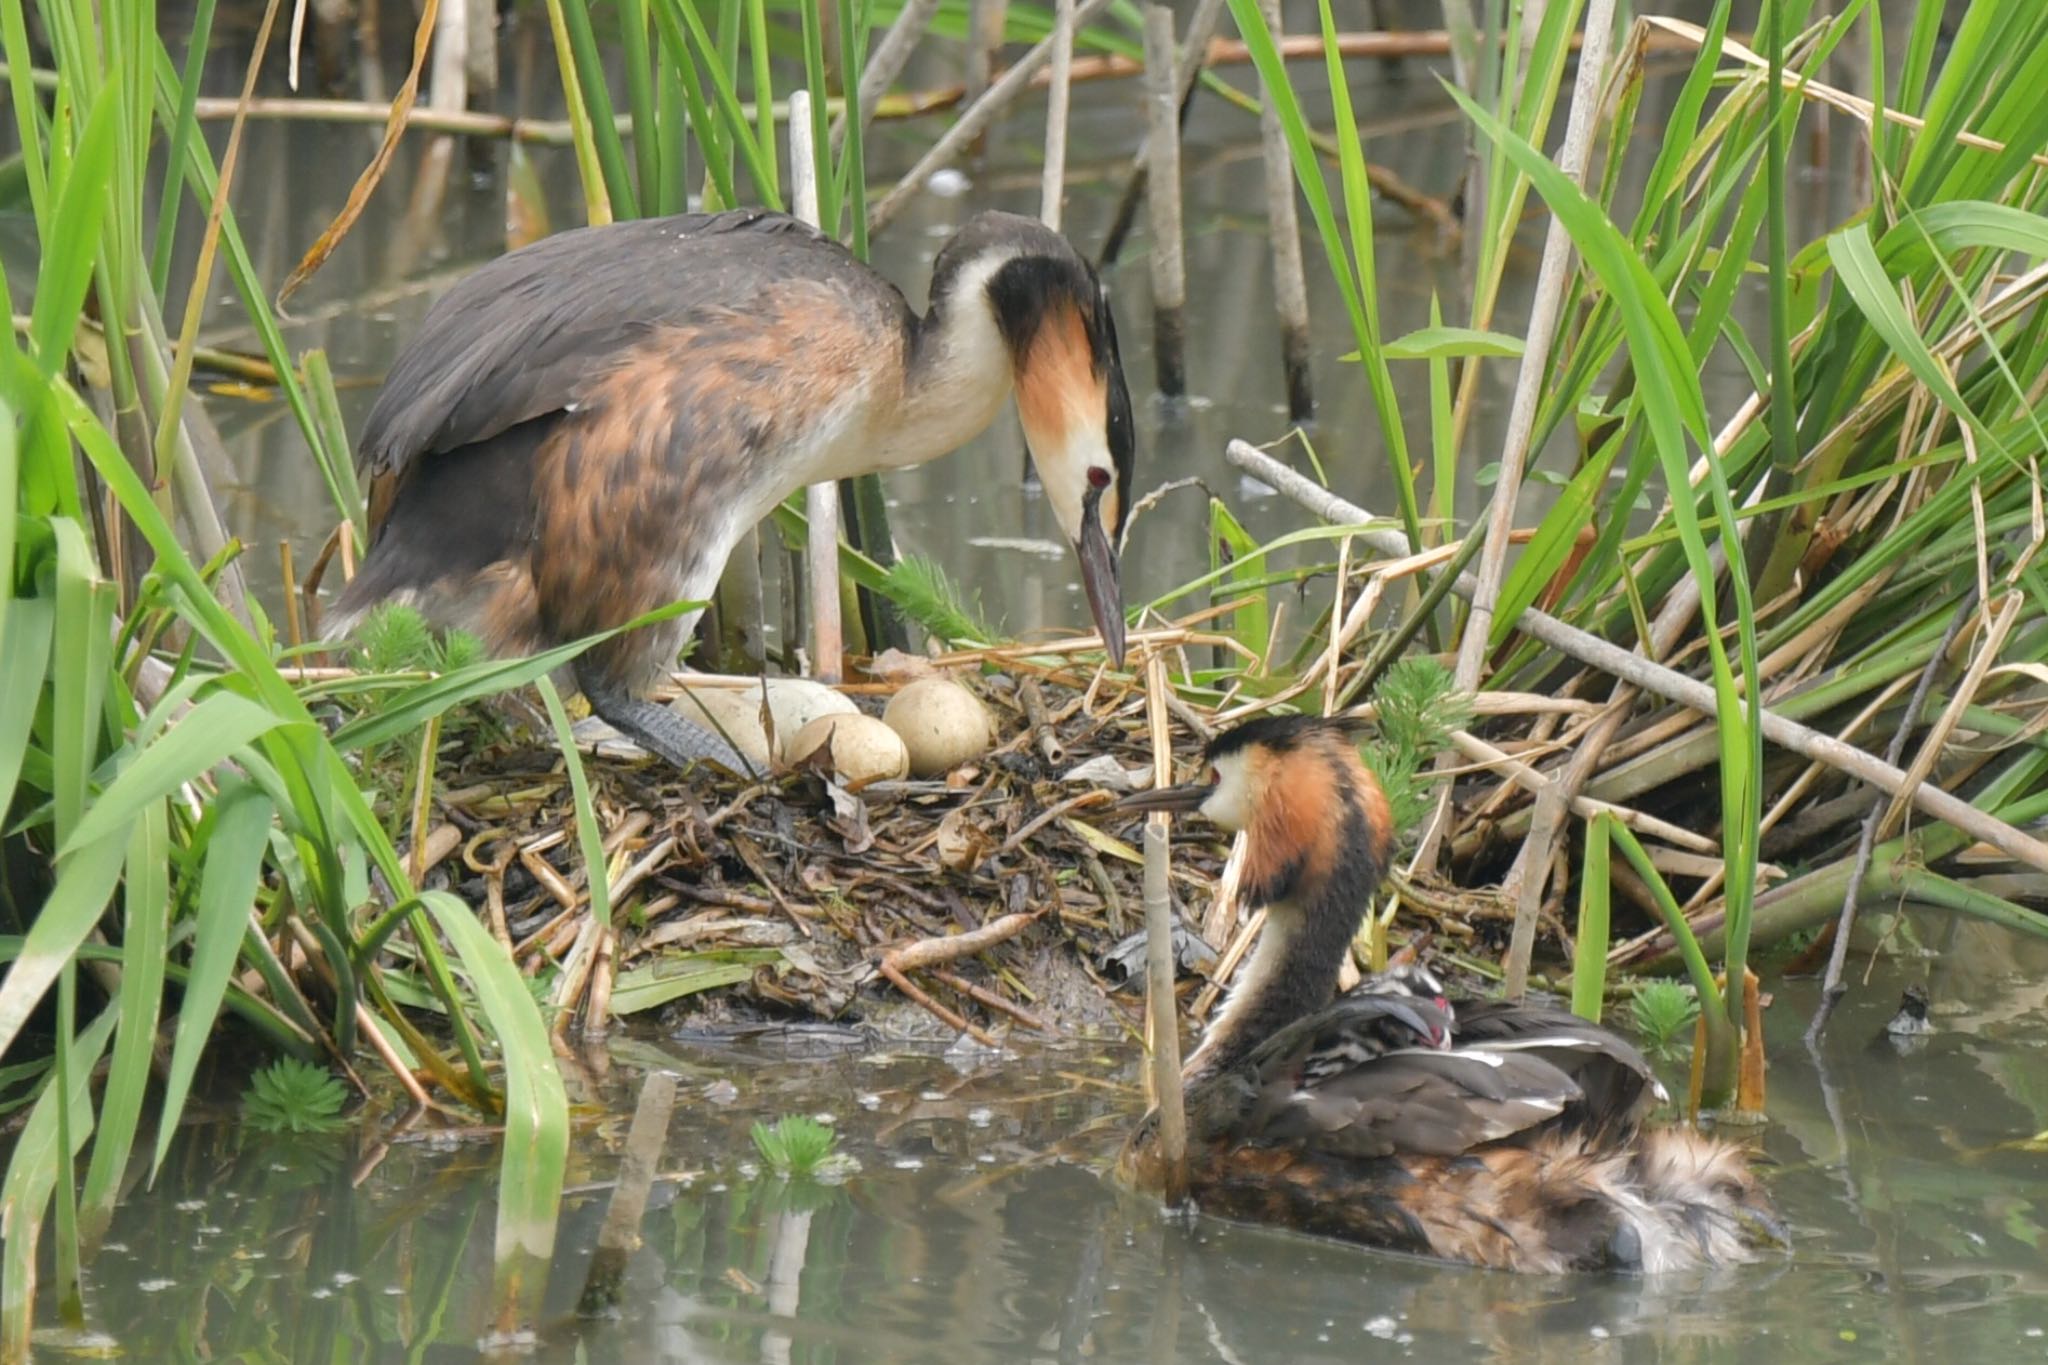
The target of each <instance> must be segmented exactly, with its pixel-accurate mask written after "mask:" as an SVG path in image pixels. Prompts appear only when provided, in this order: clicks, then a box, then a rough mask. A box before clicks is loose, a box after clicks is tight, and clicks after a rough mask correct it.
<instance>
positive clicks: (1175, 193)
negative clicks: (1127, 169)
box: [1145, 5, 1188, 398]
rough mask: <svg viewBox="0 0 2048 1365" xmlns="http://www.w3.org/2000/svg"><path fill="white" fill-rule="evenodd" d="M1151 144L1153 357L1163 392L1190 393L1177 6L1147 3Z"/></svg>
mask: <svg viewBox="0 0 2048 1365" xmlns="http://www.w3.org/2000/svg"><path fill="white" fill-rule="evenodd" d="M1145 94H1146V101H1145V107H1146V113H1147V114H1148V116H1149V119H1148V122H1147V125H1146V134H1145V139H1146V140H1145V145H1146V147H1147V148H1148V166H1149V174H1148V177H1147V181H1146V186H1145V202H1146V205H1147V207H1148V208H1149V209H1150V210H1151V213H1150V220H1151V226H1152V251H1151V254H1150V257H1149V260H1150V263H1151V267H1152V359H1153V365H1154V367H1155V371H1156V373H1157V375H1158V380H1159V391H1160V392H1161V393H1163V394H1165V395H1166V396H1168V397H1169V398H1177V397H1179V396H1180V395H1182V394H1184V393H1186V392H1187V387H1188V377H1187V293H1188V285H1187V266H1186V262H1185V261H1184V260H1183V259H1182V256H1181V214H1180V95H1179V82H1178V81H1177V80H1176V79H1175V67H1174V45H1173V11H1172V10H1170V9H1168V8H1167V7H1166V6H1165V5H1147V6H1146V7H1145Z"/></svg>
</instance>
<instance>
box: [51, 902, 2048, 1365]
mask: <svg viewBox="0 0 2048 1365" xmlns="http://www.w3.org/2000/svg"><path fill="white" fill-rule="evenodd" d="M1923 928H1925V929H1928V930H1929V931H1930V933H1931V934H1933V935H1937V936H1938V934H1939V932H1940V929H1939V926H1938V925H1933V926H1929V925H1923ZM1865 960H1866V959H1865V957H1864V955H1863V954H1861V953H1859V954H1858V955H1857V958H1856V968H1857V985H1856V988H1855V992H1854V994H1853V995H1852V996H1851V997H1850V999H1849V1001H1848V1002H1847V1003H1846V1004H1845V1006H1844V1007H1843V1009H1842V1010H1841V1011H1840V1012H1839V1013H1838V1014H1837V1016H1836V1019H1835V1022H1834V1025H1833V1028H1832V1030H1831V1032H1830V1035H1829V1038H1828V1041H1827V1043H1826V1045H1825V1048H1824V1050H1823V1054H1822V1063H1823V1065H1821V1066H1817V1065H1816V1063H1815V1061H1814V1059H1813V1058H1812V1057H1811V1056H1810V1055H1809V1054H1808V1052H1807V1051H1806V1049H1805V1047H1804V1045H1803V1044H1802V1043H1801V1041H1800V1038H1799V1034H1800V1032H1801V1030H1802V1028H1803V1026H1804V1023H1805V1019H1806V1017H1807V1014H1808V1013H1809V1012H1810V1010H1811V1007H1812V1002H1813V996H1814V987H1813V983H1811V982H1783V981H1777V980H1772V981H1771V982H1770V983H1769V985H1770V989H1771V991H1772V993H1773V996H1774V1000H1773V1002H1772V1004H1771V1006H1770V1008H1769V1009H1768V1010H1767V1012H1766V1022H1767V1025H1768V1032H1769V1038H1770V1049H1769V1055H1770V1068H1771V1069H1770V1096H1769V1100H1770V1104H1769V1108H1770V1118H1771V1121H1770V1124H1769V1125H1768V1126H1767V1127H1765V1128H1764V1129H1762V1130H1761V1131H1760V1132H1759V1133H1757V1134H1756V1137H1757V1140H1758V1141H1760V1143H1761V1145H1762V1148H1763V1150H1764V1152H1765V1153H1766V1154H1767V1155H1768V1157H1769V1158H1770V1159H1771V1160H1772V1161H1773V1162H1774V1163H1776V1168H1775V1169H1774V1170H1772V1171H1771V1172H1770V1175H1769V1180H1770V1184H1771V1188H1772V1191H1773V1194H1774V1196H1775V1197H1776V1199H1777V1200H1778V1202H1779V1205H1780V1208H1781V1210H1782V1211H1783V1213H1784V1214H1785V1215H1786V1217H1787V1219H1788V1221H1789V1222H1790V1223H1791V1225H1792V1227H1793V1230H1794V1234H1795V1247H1794V1249H1793V1252H1792V1254H1791V1255H1790V1256H1789V1258H1787V1259H1786V1260H1784V1261H1782V1262H1778V1263H1772V1264H1766V1265H1762V1266H1755V1267H1748V1268H1743V1269H1740V1270H1736V1271H1732V1272H1727V1273H1724V1274H1722V1275H1719V1276H1716V1277H1708V1278H1703V1279H1695V1278H1690V1277H1679V1278H1675V1279H1669V1280H1645V1279H1631V1278H1624V1277H1593V1276H1585V1277H1570V1278H1549V1277H1532V1276H1510V1275H1502V1274H1494V1273H1488V1272H1480V1271H1467V1270H1462V1269H1454V1268H1446V1267H1443V1266H1438V1265H1432V1264H1426V1263H1422V1262H1417V1261H1413V1260H1408V1259H1404V1258H1399V1257H1394V1256H1388V1255H1383V1254H1379V1253H1374V1252H1369V1251H1364V1250H1360V1249H1356V1248H1352V1247H1348V1246H1344V1245H1338V1244H1330V1243H1323V1242H1318V1241H1314V1240H1311V1239H1309V1238H1305V1237H1301V1236H1297V1235H1293V1234H1290V1233H1287V1232H1284V1231H1278V1230H1272V1229H1265V1228H1252V1227H1242V1226H1236V1225H1227V1224H1223V1223H1220V1222H1217V1221H1214V1220H1210V1219H1202V1218H1197V1219H1194V1220H1192V1221H1188V1222H1182V1221H1177V1220H1170V1219H1167V1218H1165V1217H1164V1216H1162V1215H1161V1214H1160V1213H1159V1212H1158V1211H1157V1209H1156V1207H1154V1206H1152V1205H1149V1204H1147V1203H1146V1202H1144V1201H1142V1200H1138V1199H1135V1198H1132V1197H1129V1196H1125V1195H1120V1194H1119V1193H1118V1191H1117V1190H1116V1188H1115V1187H1114V1186H1113V1185H1112V1184H1111V1183H1110V1182H1109V1181H1108V1180H1106V1179H1105V1178H1103V1177H1102V1176H1100V1175H1098V1174H1097V1171H1096V1169H1095V1168H1096V1167H1097V1166H1099V1165H1100V1163H1102V1162H1103V1161H1105V1160H1107V1158H1108V1157H1109V1155H1110V1154H1111V1153H1112V1152H1113V1151H1114V1149H1115V1146H1116V1143H1117V1141H1118V1139H1119V1137H1120V1135H1121V1133H1122V1131H1123V1125H1124V1124H1125V1123H1127V1122H1128V1121H1129V1119H1130V1117H1131V1116H1132V1115H1133V1114H1134V1112H1135V1109H1136V1105H1137V1100H1136V1095H1135V1092H1134V1091H1133V1090H1132V1089H1131V1088H1130V1087H1131V1086H1133V1085H1134V1084H1135V1081H1136V1075H1135V1071H1134V1068H1133V1066H1132V1062H1131V1059H1132V1056H1133V1054H1134V1049H1133V1048H1132V1047H1131V1046H1130V1045H1128V1044H1125V1043H1120V1042H1115V1041H1110V1042H1105V1043H1100V1044H1094V1045H1089V1044H1082V1043H1073V1044H1068V1045H1065V1046H1061V1047H1054V1048H1043V1049H1035V1050H1032V1051H1029V1052H1024V1053H1021V1054H1020V1055H1017V1056H1014V1057H1005V1058H992V1057H990V1056H989V1055H987V1054H985V1053H983V1054H979V1055H975V1056H960V1055H957V1054H955V1055H948V1054H946V1053H944V1052H942V1051H940V1050H938V1049H920V1048H912V1047H894V1046H887V1045H883V1044H879V1043H877V1044H869V1045H866V1046H861V1047H854V1048H848V1049H844V1050H841V1049H832V1050H829V1051H821V1050H819V1049H815V1048H813V1049H810V1050H808V1051H807V1052H800V1053H795V1054H792V1052H791V1051H790V1050H788V1049H786V1048H783V1047H779V1046H777V1045H775V1044H771V1043H753V1044H749V1045H748V1046H746V1047H742V1048H714V1047H710V1046H707V1045H706V1044H705V1043H703V1042H702V1041H701V1040H698V1041H679V1040H674V1039H665V1038H663V1037H660V1036H650V1035H647V1034H640V1035H636V1036H635V1037H633V1038H631V1039H619V1040H614V1041H613V1043H612V1044H611V1045H610V1046H609V1047H607V1048H606V1049H605V1050H604V1052H603V1053H602V1054H601V1055H599V1056H596V1057H593V1058H589V1059H587V1060H586V1069H585V1070H583V1071H581V1072H578V1071H576V1070H575V1069H574V1068H573V1067H572V1069H571V1084H572V1093H578V1092H580V1094H579V1098H580V1099H582V1100H584V1101H587V1102H588V1104H589V1105H590V1108H589V1109H588V1110H586V1112H585V1117H584V1119H583V1120H582V1122H581V1123H580V1124H579V1128H578V1135H577V1140H576V1144H575V1151H576V1155H575V1158H574V1167H573V1169H572V1172H571V1176H570V1179H571V1184H572V1187H573V1189H572V1194H571V1196H570V1197H569V1199H568V1200H567V1203H566V1211H565V1216H564V1219H563V1222H562V1226H561V1230H560V1234H559V1237H558V1240H557V1243H556V1251H555V1259H554V1265H553V1269H552V1273H551V1275H550V1278H549V1284H548V1291H547V1302H548V1305H549V1308H550V1310H551V1312H552V1313H553V1314H554V1320H553V1321H552V1322H551V1324H550V1325H549V1326H548V1327H547V1328H546V1330H545V1331H544V1332H543V1333H542V1334H541V1335H540V1337H539V1338H538V1340H536V1341H534V1342H532V1343H531V1344H530V1345H528V1346H527V1347H526V1348H525V1352H526V1354H527V1355H528V1357H529V1358H531V1359H535V1360H542V1361H562V1362H570V1361H576V1360H589V1361H650V1362H652V1361H764V1362H775V1361H804V1362H850V1361H898V1362H922V1361H930V1362H946V1363H947V1365H976V1363H977V1362H1010V1361H1020V1362H1021V1361H1069V1360H1071V1361H1084V1360H1086V1361H1097V1360H1102V1361H1107V1360H1142V1361H1218V1362H1247V1363H1249V1362H1261V1361H1304V1362H1308V1361H1331V1362H1336V1361H1353V1360H1360V1359H1394V1358H1399V1359H1413V1360H1422V1361H1450V1360H1458V1361H1469V1360H1512V1361H1552V1360H1555V1361H1574V1362H1604V1361H1623V1360H1656V1361H1685V1362H1693V1361H1699V1362H1707V1361H1716V1362H1718V1361H1728V1362H1738V1361H1740V1362H1749V1361H1778V1360H1785V1361H1800V1362H1818V1361H1833V1360H1840V1361H1861V1360H1876V1359H1886V1360H1901V1361H1914V1360H1924V1361H1928V1362H1950V1361H1958V1360H1966V1361H1967V1360H1974V1361H1982V1362H2001V1361H2023V1360H2040V1359H2044V1358H2048V1255H2044V1251H2043V1246H2042V1241H2043V1238H2044V1237H2048V1154H2043V1153H2041V1152H2038V1151H2037V1152H2032V1153H2029V1152H2027V1151H2024V1150H2018V1149H2014V1148H2012V1147H2010V1146H2005V1147H2002V1146H2001V1144H2011V1143H2013V1142H2015V1141H2016V1140H2018V1139H2022V1138H2024V1137H2025V1136H2027V1135H2029V1134H2032V1133H2036V1132H2039V1131H2041V1130H2042V1129H2044V1128H2048V1015H2044V1012H2043V1009H2042V1003H2043V996H2044V993H2048V987H2044V986H2042V985H2041V984H2040V983H2041V982H2043V981H2044V980H2048V948H2044V946H2043V945H2042V944H2040V943H2039V942H2038V941H2031V940H2030V941H2024V942H2023V941H2017V940H2013V939H2011V938H2008V937H2006V936H2005V935H2003V934H2002V933H1998V932H1995V931H1988V930H1976V929H1969V930H1966V931H1964V932H1963V933H1962V934H1960V935H1959V936H1958V938H1957V941H1956V942H1954V943H1953V944H1951V945H1950V946H1949V951H1948V953H1947V955H1946V956H1945V957H1944V958H1943V959H1942V960H1941V961H1940V962H1939V963H1938V964H1935V965H1933V966H1932V969H1931V970H1930V968H1929V964H1928V963H1927V962H1926V961H1925V960H1911V961H1901V960H1897V959H1893V960H1889V961H1886V962H1881V963H1880V964H1879V966H1878V967H1877V969H1876V971H1875V973H1874V975H1873V976H1872V977H1871V978H1870V980H1869V981H1868V982H1864V981H1863V980H1862V979H1861V971H1862V967H1863V965H1864V962H1865ZM1908 981H1913V982H1924V983H1925V984H1926V985H1927V988H1928V991H1929V994H1930V996H1931V998H1932V1001H1933V1017H1934V1019H1935V1021H1936V1024H1937V1026H1938V1030H1939V1031H1938V1032H1937V1033H1936V1034H1935V1035H1934V1036H1933V1037H1931V1038H1929V1039H1927V1040H1926V1041H1925V1042H1924V1043H1923V1044H1921V1045H1920V1046H1918V1047H1915V1048H1912V1049H1911V1050H1908V1051H1903V1052H1902V1051H1901V1050H1900V1049H1898V1048H1896V1047H1894V1046H1893V1045H1892V1044H1890V1043H1889V1042H1887V1041H1885V1040H1884V1039H1883V1038H1882V1027H1883V1024H1884V1022H1885V1020H1886V1019H1887V1018H1888V1017H1889V1016H1890V1014H1891V1012H1892V1009H1893V1006H1894V1005H1895V1003H1896V1002H1897V1000H1898V996H1899V991H1900V989H1901V988H1902V986H1903V985H1904V984H1906V983H1907V982H1908ZM588 1067H602V1068H604V1073H603V1074H602V1076H599V1075H598V1074H596V1073H595V1072H593V1071H592V1070H589V1069H587V1068H588ZM649 1067H662V1068H669V1069H673V1070H675V1071H676V1072H677V1073H678V1075H679V1077H680V1092H679V1098H678V1104H677V1108H676V1112H675V1116H674V1119H673V1122H672V1124H671V1125H670V1128H669V1138H668V1147H667V1151H666V1153H665V1155H664V1158H663V1160H662V1161H661V1163H660V1166H659V1169H660V1170H661V1171H662V1173H663V1179H662V1181H661V1182H660V1183H659V1184H657V1186H656V1188H655V1193H654V1197H653V1200H652V1202H651V1203H650V1206H649V1208H648V1211H647V1214H646V1217H645V1219H644V1221H643V1223H642V1225H641V1232H642V1236H643V1239H644V1240H643V1245H642V1246H641V1248H640V1249H639V1251H638V1252H637V1253H635V1255H634V1256H633V1258H632V1260H631V1263H630V1265H629V1267H628V1270H627V1274H626V1282H625V1286H624V1291H623V1293H622V1295H621V1298H620V1301H619V1303H618V1305H617V1306H616V1308H615V1309H614V1311H613V1312H611V1313H610V1314H609V1315H606V1316H603V1317H599V1318H595V1319H579V1318H578V1317H576V1316H575V1313H574V1309H575V1305H576V1301H577V1298H578V1295H579V1293H580V1291H581V1288H582V1284H583V1280H584V1276H585V1273H586V1271H587V1268H588V1265H589V1261H590V1256H591V1251H592V1247H593V1246H594V1243H595V1239H596V1233H597V1228H598V1226H599V1224H600V1222H601V1221H602V1219H603V1216H604V1207H605V1202H606V1200H607V1198H608V1197H609V1187H608V1186H607V1185H606V1183H605V1182H607V1181H609V1180H610V1179H611V1178H612V1177H613V1175H614V1174H615V1172H616V1169H617V1164H618V1158H617V1155H616V1152H617V1149H618V1146H619V1144H620V1143H621V1142H622V1141H623V1137H624V1132H625V1129H626V1125H627V1122H628V1116H629V1115H630V1113H631V1109H632V1105H633V1100H634V1096H635V1094H636V1093H637V1090H638V1085H639V1081H640V1078H641V1076H642V1075H643V1074H644V1072H645V1070H646V1069H647V1068H649ZM1667 1079H1669V1080H1671V1081H1673V1082H1676V1081H1677V1080H1678V1079H1679V1077H1678V1076H1677V1075H1676V1073H1675V1071H1674V1073H1673V1074H1672V1075H1670V1076H1669V1077H1668V1078H1667ZM785 1113H811V1114H827V1115H830V1116H831V1118H832V1121H833V1123H834V1125H835V1126H836V1127H837V1128H838V1129H839V1131H840V1132H841V1134H842V1140H841V1150H843V1151H846V1152H849V1153H851V1154H852V1155H854V1156H856V1157H857V1158H858V1159H859V1161H860V1163H861V1170H860V1171H859V1172H858V1173H857V1174H856V1175H854V1176H853V1177H852V1178H851V1179H850V1180H848V1181H847V1182H846V1183H845V1184H843V1185H840V1186H837V1187H832V1188H821V1187H815V1186H814V1187H811V1188H810V1189H808V1190H807V1191H795V1192H793V1191H791V1190H790V1189H789V1188H787V1187H785V1186H783V1185H782V1184H781V1182H779V1181H777V1180H776V1179H774V1178H773V1177H769V1176H766V1175H763V1174H761V1173H760V1172H758V1171H757V1170H756V1169H755V1157H754V1152H753V1148H752V1145H751V1143H750V1142H749V1141H748V1138H747V1136H746V1132H747V1128H748V1125H749V1124H750V1123H751V1122H752V1121H754V1120H755V1119H772V1118H775V1117H778V1116H780V1115H782V1114H785ZM492 1156H493V1147H492V1146H491V1144H490V1143H489V1142H488V1141H486V1140H483V1139H478V1138H471V1139H454V1140H450V1141H447V1142H445V1143H444V1142H441V1141H438V1140H435V1139H434V1138H432V1137H430V1136H425V1135H420V1136H416V1137H411V1138H405V1137H401V1138H399V1139H397V1140H394V1141H392V1142H391V1143H389V1145H385V1144H384V1143H382V1142H380V1141H378V1140H377V1139H376V1138H374V1137H372V1136H369V1135H363V1136H357V1137H351V1138H344V1139H337V1140H333V1141H318V1140H307V1139H282V1138H269V1137H264V1136H261V1135H258V1134H255V1133H252V1132H250V1131H248V1130H246V1129H241V1128H234V1127H202V1128H195V1129H193V1130H191V1131H190V1132H188V1133H187V1134H186V1135H185V1137H184V1138H183V1139H182V1140H181V1141H180V1142H179V1144H178V1146H177V1148H176V1150H175V1152H174V1154H173V1157H172V1159H171V1161H170V1163H169V1166H168V1169H167V1170H166V1171H165V1173H164V1176H163V1178H162V1179H161V1180H160V1181H159V1182H158V1184H157V1185H156V1187H155V1188H154V1189H151V1190H137V1191H136V1192H135V1194H134V1195H133V1196H132V1197H131V1198H130V1200H129V1202H128V1204H127V1205H126V1207H125V1208H124V1209H123V1211H122V1213H121V1214H120V1216H119V1218H118V1220H117V1222H116V1225H115V1228H114V1230H113V1234H112V1235H113V1237H114V1239H115V1242H116V1244H117V1245H116V1247H115V1248H113V1249H110V1250H109V1251H107V1252H105V1253H103V1254H102V1255H101V1256H100V1257H99V1259H98V1260H97V1261H96V1262H95V1264H94V1266H93V1268H92V1270H91V1277H90V1278H91V1284H90V1301H91V1304H92V1309H93V1317H94V1321H95V1325H96V1326H97V1327H99V1328H100V1329H102V1330H104V1331H105V1332H107V1333H108V1334H110V1335H111V1336H112V1337H113V1338H114V1339H116V1340H117V1341H118V1342H119V1343H120V1345H121V1347H122V1348H123V1350H124V1351H125V1352H126V1354H127V1356H128V1358H131V1359H142V1360H171V1359H199V1358H208V1357H210V1358H213V1359H226V1358H235V1359H241V1360H249V1361H267V1360H290V1361H297V1362H309V1361H314V1360H331V1361H420V1360H456V1359H468V1358H471V1357H472V1356H473V1355H474V1353H475V1352H476V1350H477V1343H478V1341H479V1340H480V1339H481V1338H483V1337H484V1336H485V1335H486V1334H487V1333H488V1331H489V1329H490V1326H491V1324H490V1321H489V1318H488V1313H489V1309H488V1305H489V1302H490V1285H491V1237H492V1217H493V1200H494V1181H495V1177H494V1172H493V1166H492ZM579 1182H580V1183H579Z"/></svg>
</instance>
